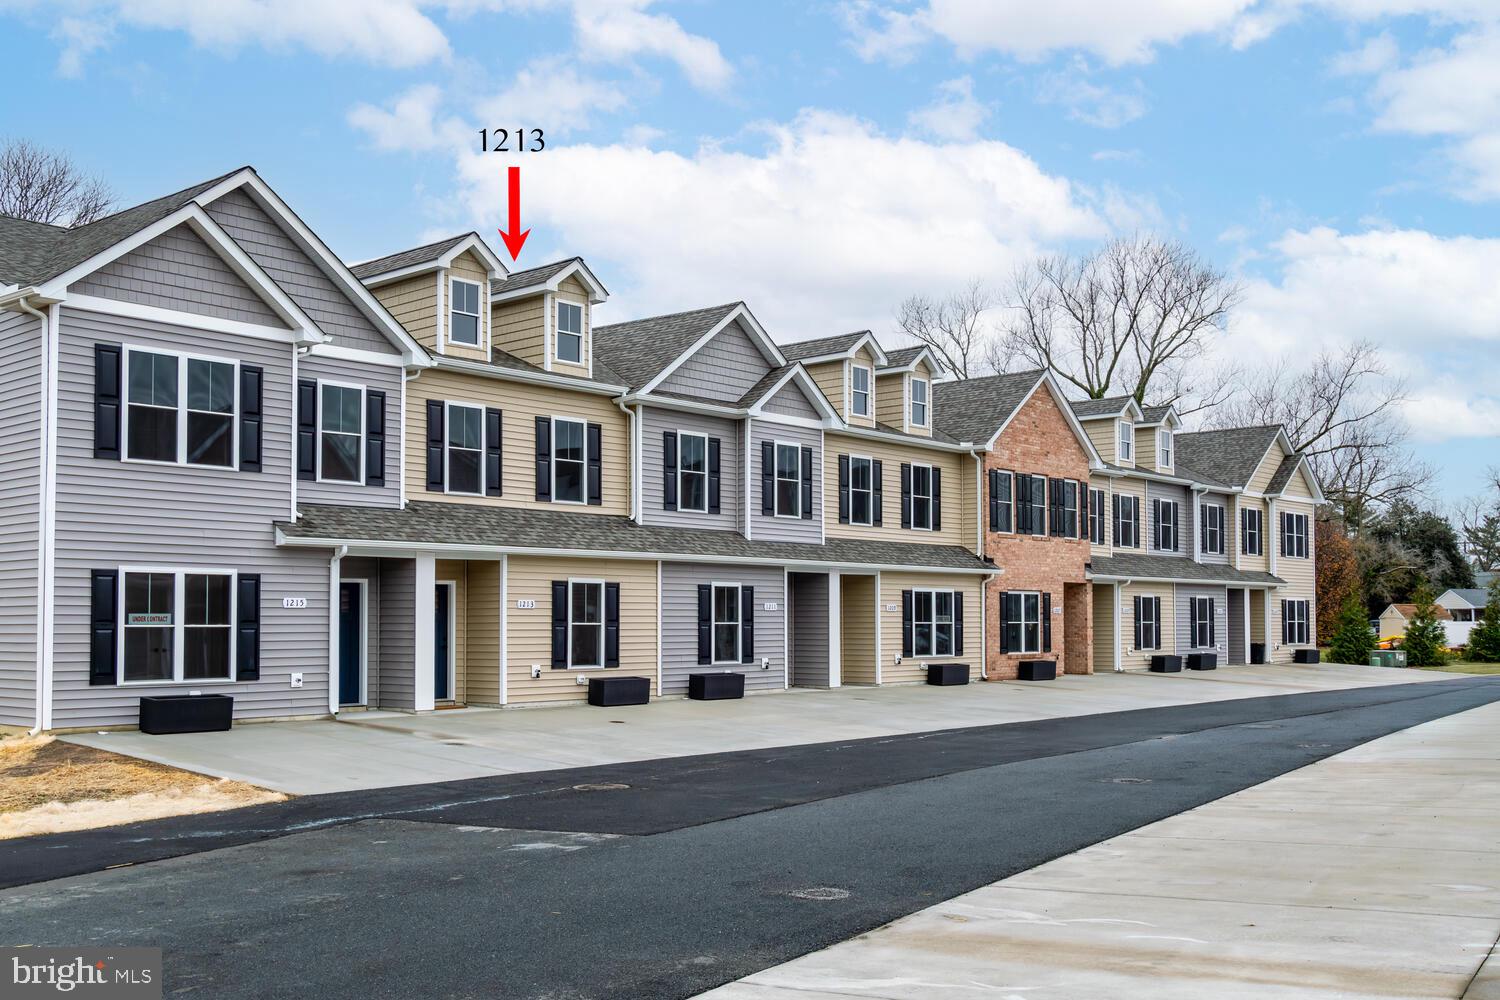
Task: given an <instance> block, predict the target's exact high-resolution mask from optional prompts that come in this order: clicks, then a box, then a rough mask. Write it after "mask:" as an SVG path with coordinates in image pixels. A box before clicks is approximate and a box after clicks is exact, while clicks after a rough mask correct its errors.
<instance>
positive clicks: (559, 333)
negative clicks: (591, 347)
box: [552, 298, 585, 368]
mask: <svg viewBox="0 0 1500 1000" xmlns="http://www.w3.org/2000/svg"><path fill="white" fill-rule="evenodd" d="M563 306H572V307H573V308H575V309H577V310H578V333H577V334H572V333H567V332H565V331H564V330H563V328H562V324H561V323H560V322H558V321H559V320H560V319H561V318H562V308H563ZM583 310H584V307H583V304H582V303H581V302H569V301H568V300H567V299H559V298H554V299H553V301H552V326H553V329H554V330H555V331H556V333H555V334H554V335H553V337H552V350H553V355H552V359H553V360H554V361H556V362H557V363H558V364H563V365H577V366H579V367H580V368H582V367H583V366H584V364H585V360H584V352H583V331H584V326H585V321H584V312H583ZM572 336H577V338H578V360H577V361H570V360H568V359H567V358H565V357H563V356H562V339H563V338H564V337H572Z"/></svg>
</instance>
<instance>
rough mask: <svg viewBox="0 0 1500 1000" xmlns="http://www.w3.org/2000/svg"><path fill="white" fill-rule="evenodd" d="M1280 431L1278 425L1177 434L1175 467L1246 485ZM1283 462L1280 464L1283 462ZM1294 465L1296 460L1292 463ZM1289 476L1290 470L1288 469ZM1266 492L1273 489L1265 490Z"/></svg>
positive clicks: (1236, 485)
mask: <svg viewBox="0 0 1500 1000" xmlns="http://www.w3.org/2000/svg"><path fill="white" fill-rule="evenodd" d="M1280 434H1281V425H1280V424H1268V425H1265V426H1260V427H1230V428H1227V429H1225V430H1219V431H1192V432H1189V433H1181V432H1179V433H1178V434H1177V469H1178V471H1180V472H1182V471H1186V470H1189V469H1190V470H1192V471H1193V472H1201V473H1203V474H1204V475H1206V476H1211V477H1213V478H1214V479H1216V480H1218V481H1219V482H1221V483H1225V484H1226V485H1229V486H1235V487H1244V486H1246V485H1248V484H1249V482H1250V478H1251V477H1252V476H1254V475H1255V470H1256V469H1258V468H1260V463H1261V460H1262V459H1263V458H1265V457H1266V452H1267V451H1269V450H1270V448H1271V445H1272V444H1274V443H1275V441H1276V438H1277V436H1279V435H1280ZM1292 457H1293V458H1295V457H1296V456H1292ZM1285 464H1286V463H1283V465H1285ZM1293 468H1295V463H1293ZM1287 476H1288V477H1290V476H1291V472H1290V471H1288V472H1287ZM1268 492H1275V491H1274V490H1268Z"/></svg>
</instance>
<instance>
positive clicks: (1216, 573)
mask: <svg viewBox="0 0 1500 1000" xmlns="http://www.w3.org/2000/svg"><path fill="white" fill-rule="evenodd" d="M1089 572H1090V573H1091V574H1092V575H1093V576H1094V577H1096V578H1097V577H1113V578H1117V579H1122V580H1129V579H1134V580H1183V581H1186V582H1189V583H1227V584H1246V583H1253V584H1259V585H1267V584H1269V585H1271V586H1277V587H1279V586H1282V585H1283V584H1285V583H1286V581H1285V580H1283V579H1281V577H1279V576H1273V575H1271V574H1270V573H1265V572H1262V571H1260V570H1247V569H1235V568H1234V567H1233V566H1215V565H1213V564H1211V563H1199V562H1194V561H1193V560H1191V559H1184V558H1179V557H1176V556H1148V555H1137V554H1135V553H1133V552H1123V553H1117V554H1115V555H1112V556H1094V557H1093V559H1092V560H1091V561H1090V563H1089Z"/></svg>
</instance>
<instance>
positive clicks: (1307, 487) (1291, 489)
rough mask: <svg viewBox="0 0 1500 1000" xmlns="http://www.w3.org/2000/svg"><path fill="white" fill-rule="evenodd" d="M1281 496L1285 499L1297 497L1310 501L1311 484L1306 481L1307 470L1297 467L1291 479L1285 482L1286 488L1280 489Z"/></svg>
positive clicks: (1311, 495) (1311, 493) (1311, 494)
mask: <svg viewBox="0 0 1500 1000" xmlns="http://www.w3.org/2000/svg"><path fill="white" fill-rule="evenodd" d="M1281 492H1282V495H1283V496H1287V497H1299V498H1302V499H1305V500H1311V499H1312V497H1313V491H1312V484H1311V483H1309V482H1308V481H1307V470H1306V468H1305V467H1302V466H1299V467H1298V468H1297V471H1296V472H1294V473H1292V478H1291V479H1288V480H1287V483H1286V486H1284V487H1282V490H1281Z"/></svg>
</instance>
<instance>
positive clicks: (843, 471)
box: [839, 455, 849, 524]
mask: <svg viewBox="0 0 1500 1000" xmlns="http://www.w3.org/2000/svg"><path fill="white" fill-rule="evenodd" d="M848 523H849V456H848V455H840V456H839V524H848Z"/></svg>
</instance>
